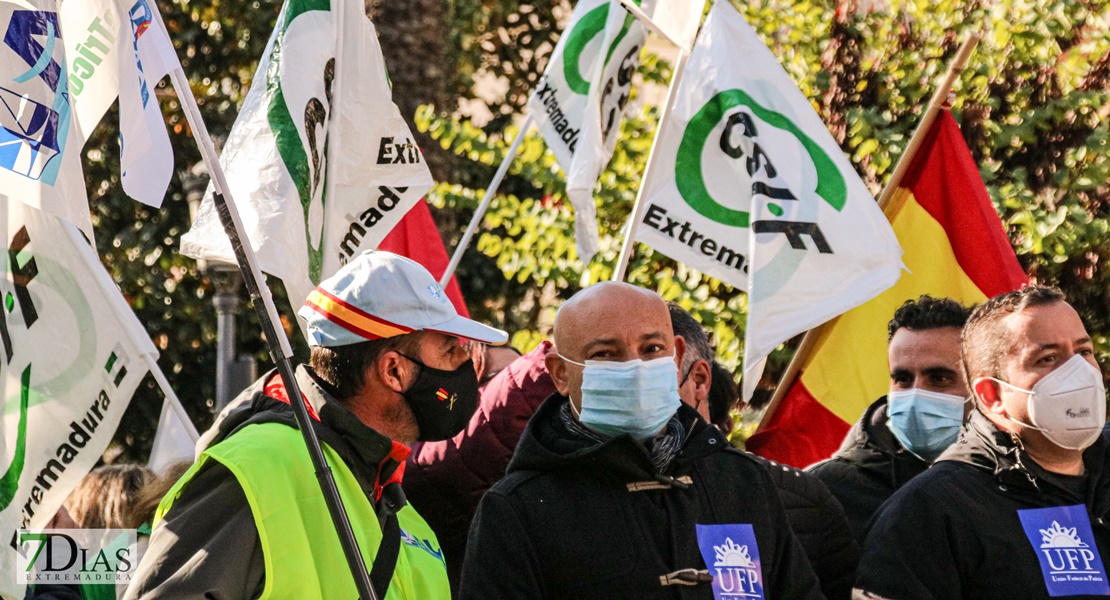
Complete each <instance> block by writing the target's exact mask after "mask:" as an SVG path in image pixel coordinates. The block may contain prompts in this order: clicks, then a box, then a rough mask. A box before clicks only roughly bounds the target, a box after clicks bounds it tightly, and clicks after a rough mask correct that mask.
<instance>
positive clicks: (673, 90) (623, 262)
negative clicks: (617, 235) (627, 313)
mask: <svg viewBox="0 0 1110 600" xmlns="http://www.w3.org/2000/svg"><path fill="white" fill-rule="evenodd" d="M689 59H690V55H689V54H687V52H686V50H684V49H682V48H681V47H679V50H678V61H677V63H676V64H675V68H674V74H673V75H672V76H671V84H670V89H668V90H667V103H666V104H664V105H663V111H662V114H660V115H659V126H658V127H657V128H656V131H655V140H654V141H653V142H652V144H651V152H650V153H649V154H648V161H647V167H645V168H644V176H643V177H642V178H641V179H640V189H639V190H636V202H635V204H633V205H632V214H631V215H629V216H628V225H627V226H626V227H625V228H626V229H627V230H628V232H627V233H626V234H625V236H624V242H623V243H622V244H621V253H620V256H618V257H617V266H616V268H615V269H613V281H624V276H625V275H626V274H627V273H628V263H630V262H632V246H633V244H635V243H636V230H637V229H639V228H640V219H641V218H642V217H643V212H644V182H645V181H647V176H648V174H650V173H651V169H652V167H653V166H654V165H655V162H656V161H657V160H658V159H659V154H658V153H657V152H656V150H658V149H659V136H660V135H662V133H663V127H664V125H666V123H667V116H668V115H669V114H670V112H671V105H672V104H674V101H675V97H676V96H678V83H679V80H681V79H682V73H683V72H684V71H686V62H687V61H688V60H689Z"/></svg>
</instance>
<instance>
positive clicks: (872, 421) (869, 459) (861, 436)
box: [807, 396, 929, 546]
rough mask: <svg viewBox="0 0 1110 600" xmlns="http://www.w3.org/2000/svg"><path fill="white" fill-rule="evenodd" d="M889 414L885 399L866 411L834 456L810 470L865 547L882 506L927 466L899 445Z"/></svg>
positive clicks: (881, 399)
mask: <svg viewBox="0 0 1110 600" xmlns="http://www.w3.org/2000/svg"><path fill="white" fill-rule="evenodd" d="M886 410H887V402H886V396H883V397H882V398H879V399H878V400H876V401H875V402H874V403H872V404H871V406H869V407H867V410H866V411H864V413H863V416H862V417H860V420H859V421H857V422H856V424H855V425H853V426H852V429H851V431H849V432H848V436H847V437H846V438H844V443H843V444H841V446H840V449H839V450H837V451H836V454H834V455H833V456H832V458H830V459H828V460H826V461H822V462H819V463H817V464H815V465H813V466H811V467H809V469H807V470H808V471H809V472H810V473H813V474H814V475H816V476H817V477H818V479H820V480H821V481H823V482H824V483H825V485H826V486H827V487H828V488H829V491H830V492H832V495H833V496H835V497H836V499H837V500H839V501H840V505H841V506H843V507H844V513H845V514H846V515H847V516H848V524H849V525H851V527H852V535H854V536H855V538H856V541H857V542H858V543H859V544H860V545H861V546H862V545H863V538H864V536H865V535H866V534H867V523H868V521H870V520H871V517H872V516H873V515H874V514H875V511H877V510H879V506H881V505H882V503H883V502H886V500H887V498H890V496H891V495H892V494H894V492H895V491H897V490H898V488H900V487H902V486H903V485H905V484H906V482H907V481H909V480H911V479H913V478H914V477H916V476H918V475H920V474H921V473H922V472H924V471H925V469H926V468H928V466H929V465H928V463H926V462H925V461H923V460H921V459H920V458H918V457H916V456H914V455H913V453H911V452H910V451H908V450H906V449H905V448H903V447H902V444H900V443H898V440H897V439H896V438H895V437H894V434H893V433H891V432H890V429H888V428H887V414H886Z"/></svg>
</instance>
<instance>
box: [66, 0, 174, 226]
mask: <svg viewBox="0 0 1110 600" xmlns="http://www.w3.org/2000/svg"><path fill="white" fill-rule="evenodd" d="M155 10H157V6H156V4H155V3H154V0H67V1H66V2H65V3H64V4H63V5H62V27H63V29H64V30H65V31H66V32H68V33H69V37H68V38H67V40H66V48H67V50H68V53H69V54H70V55H71V57H72V60H71V62H70V65H69V83H70V88H71V89H72V93H73V98H74V105H75V110H76V113H77V123H78V130H79V131H80V132H81V138H82V143H84V141H85V140H87V139H88V136H89V134H91V133H92V130H93V129H94V128H95V127H96V124H97V123H98V122H99V121H100V119H101V118H102V117H103V116H104V113H105V111H107V110H108V107H109V106H111V104H112V101H113V100H115V98H116V97H117V96H118V97H119V120H120V154H121V156H120V171H121V179H122V181H123V190H124V192H126V193H127V195H128V196H130V197H132V198H134V199H135V200H138V201H139V202H142V203H144V204H149V205H150V206H154V207H159V206H161V205H162V200H163V198H164V197H165V195H166V188H167V187H168V186H169V183H170V177H171V176H172V175H173V149H172V148H171V147H170V138H169V135H168V134H167V133H166V122H165V119H164V118H163V116H162V110H161V108H160V107H159V105H158V99H157V97H156V96H155V93H154V92H155V86H156V85H157V84H158V82H159V81H160V80H161V79H162V78H163V77H165V76H166V75H167V74H168V73H169V72H170V70H171V69H173V68H174V67H176V65H177V55H176V53H175V52H174V49H173V45H172V44H171V43H170V40H169V38H168V37H166V33H165V30H164V29H163V28H162V27H161V25H160V20H159V19H158V18H156V17H155V14H154V12H153V11H155Z"/></svg>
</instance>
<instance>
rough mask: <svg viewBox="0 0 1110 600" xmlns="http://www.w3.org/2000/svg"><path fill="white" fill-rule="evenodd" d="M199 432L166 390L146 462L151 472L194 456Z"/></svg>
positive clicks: (191, 458)
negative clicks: (148, 458)
mask: <svg viewBox="0 0 1110 600" xmlns="http://www.w3.org/2000/svg"><path fill="white" fill-rule="evenodd" d="M198 439H200V434H199V433H197V428H196V427H195V426H193V422H192V421H190V420H189V415H187V414H186V413H185V408H184V407H183V406H181V402H180V401H179V400H178V399H177V397H176V396H173V395H170V394H167V396H166V400H165V402H163V403H162V414H161V415H160V416H159V417H158V430H157V432H155V434H154V443H153V445H152V446H151V449H150V460H148V461H147V463H146V466H148V467H150V470H151V471H154V472H155V473H162V472H163V471H164V470H165V469H166V468H167V467H169V466H172V465H174V464H175V463H179V462H182V461H192V460H193V459H194V458H196V456H195V453H196V445H197V440H198Z"/></svg>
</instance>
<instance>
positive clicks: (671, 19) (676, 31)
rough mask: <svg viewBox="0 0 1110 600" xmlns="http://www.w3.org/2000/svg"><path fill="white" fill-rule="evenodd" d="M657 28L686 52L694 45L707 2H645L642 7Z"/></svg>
mask: <svg viewBox="0 0 1110 600" xmlns="http://www.w3.org/2000/svg"><path fill="white" fill-rule="evenodd" d="M640 8H642V9H643V10H644V13H645V14H647V15H648V16H650V17H651V20H652V22H653V23H655V25H656V27H658V28H660V29H662V30H663V33H666V34H667V35H668V36H670V38H671V39H672V40H674V41H676V42H678V45H679V46H681V47H682V48H683V49H685V50H686V51H689V50H690V47H691V46H693V45H694V37H695V36H697V34H698V24H700V23H701V14H702V13H703V12H704V11H705V0H643V4H642V5H641V6H640Z"/></svg>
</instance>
